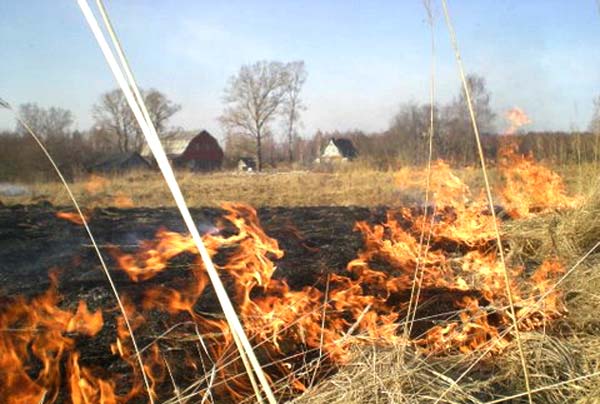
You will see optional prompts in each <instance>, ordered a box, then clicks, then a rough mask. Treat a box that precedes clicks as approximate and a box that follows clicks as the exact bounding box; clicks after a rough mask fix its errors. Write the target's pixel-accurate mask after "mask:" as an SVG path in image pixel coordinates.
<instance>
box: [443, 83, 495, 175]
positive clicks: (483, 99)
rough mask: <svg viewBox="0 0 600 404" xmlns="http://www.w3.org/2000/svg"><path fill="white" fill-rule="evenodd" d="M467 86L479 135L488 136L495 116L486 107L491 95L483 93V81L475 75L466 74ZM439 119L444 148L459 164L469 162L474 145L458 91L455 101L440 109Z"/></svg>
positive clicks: (463, 103) (461, 94)
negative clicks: (441, 116)
mask: <svg viewBox="0 0 600 404" xmlns="http://www.w3.org/2000/svg"><path fill="white" fill-rule="evenodd" d="M467 85H468V87H469V90H470V95H471V101H472V102H473V107H474V110H475V117H476V119H477V125H478V126H479V131H480V132H481V133H483V134H485V133H490V132H492V131H493V130H494V120H495V119H496V114H495V113H494V112H493V110H492V107H491V105H490V100H491V93H490V92H489V90H488V89H487V86H486V82H485V78H483V77H482V76H479V75H477V74H469V75H467ZM442 119H443V125H442V130H443V132H444V142H445V145H444V146H445V147H446V148H447V149H448V152H449V153H450V155H453V156H455V157H458V158H459V161H460V162H462V163H463V164H467V163H469V162H471V161H472V159H473V156H474V155H475V152H476V145H475V138H474V134H473V127H472V124H471V120H470V115H469V108H468V105H467V99H466V96H465V93H464V91H463V89H462V87H461V88H460V89H459V95H458V97H457V98H455V99H454V101H453V102H452V103H450V104H449V105H448V106H446V107H445V108H444V109H443V118H442Z"/></svg>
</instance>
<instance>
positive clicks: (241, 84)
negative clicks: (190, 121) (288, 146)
mask: <svg viewBox="0 0 600 404" xmlns="http://www.w3.org/2000/svg"><path fill="white" fill-rule="evenodd" d="M286 76H287V75H286V69H285V65H284V64H283V63H281V62H267V61H261V62H256V63H254V64H252V65H245V66H242V67H241V68H240V71H239V72H238V74H237V75H236V76H233V77H231V79H230V82H229V85H228V86H227V87H226V88H225V97H224V101H225V104H226V106H225V109H224V111H223V114H222V115H221V117H220V118H219V120H220V121H221V124H222V125H223V126H224V127H225V129H226V131H227V133H228V135H229V136H231V135H242V136H248V137H251V138H252V139H254V141H255V146H256V160H257V168H258V170H259V171H260V170H262V166H263V156H262V142H263V140H264V138H265V137H266V136H268V135H269V134H270V124H271V123H272V121H273V120H274V119H275V117H276V116H277V113H278V111H279V110H280V108H281V105H282V102H283V101H284V99H285V95H286V89H287V88H286V81H287V80H286Z"/></svg>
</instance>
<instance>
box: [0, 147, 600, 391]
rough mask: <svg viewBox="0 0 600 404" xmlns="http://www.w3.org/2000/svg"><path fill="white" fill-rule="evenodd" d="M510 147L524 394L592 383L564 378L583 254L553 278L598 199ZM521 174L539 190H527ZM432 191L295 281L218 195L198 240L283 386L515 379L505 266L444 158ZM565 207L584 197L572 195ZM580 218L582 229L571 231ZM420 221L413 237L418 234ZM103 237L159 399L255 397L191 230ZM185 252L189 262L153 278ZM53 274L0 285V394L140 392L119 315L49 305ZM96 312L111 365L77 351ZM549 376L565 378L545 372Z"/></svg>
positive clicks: (253, 222) (470, 387) (276, 251)
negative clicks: (12, 289)
mask: <svg viewBox="0 0 600 404" xmlns="http://www.w3.org/2000/svg"><path fill="white" fill-rule="evenodd" d="M506 158H507V162H506V163H503V165H501V169H502V170H503V171H502V173H501V174H502V175H501V177H502V179H503V180H502V181H504V182H503V184H504V186H503V187H501V188H500V194H501V195H502V196H503V199H502V205H503V206H504V208H499V212H498V213H500V216H501V217H503V218H504V222H503V227H502V229H503V231H504V233H505V236H506V237H508V239H509V244H510V245H509V246H508V247H507V252H508V257H509V266H508V271H509V273H510V279H511V283H510V285H509V287H510V289H511V292H512V294H513V296H514V302H515V309H516V314H517V319H518V327H519V330H520V331H521V333H522V334H523V338H524V346H525V356H526V358H527V361H528V362H527V366H528V367H529V370H530V374H531V375H532V377H531V380H532V382H533V384H532V388H533V389H540V388H541V389H542V390H540V391H539V392H536V397H537V398H540V400H541V401H543V402H564V401H565V400H566V401H573V400H575V399H579V398H583V397H589V396H590V394H593V393H594V390H593V389H594V388H595V387H594V384H593V383H591V380H592V379H590V378H582V379H580V380H576V381H572V379H574V378H577V377H580V376H584V375H589V374H590V373H592V374H593V372H595V371H596V369H597V366H598V365H600V363H598V358H599V357H600V354H597V353H595V352H597V351H596V350H595V349H596V348H597V347H598V341H599V340H598V338H597V324H596V320H595V319H594V318H593V317H594V316H593V314H592V309H593V308H595V307H597V306H595V303H596V299H597V298H596V294H595V290H594V286H595V284H596V283H597V278H596V277H595V276H594V275H593V273H592V272H591V271H592V270H593V268H594V266H593V265H592V264H593V262H594V261H596V258H595V257H594V258H593V259H592V260H590V261H587V262H586V263H585V265H581V266H580V267H579V268H577V271H576V272H575V273H574V274H571V276H570V277H569V278H567V279H568V282H564V283H563V284H561V285H560V287H559V288H555V285H556V282H557V281H558V280H559V279H560V278H561V277H562V276H563V275H564V274H565V270H566V269H568V268H570V266H571V265H573V264H574V263H575V262H576V259H577V258H578V257H579V256H580V254H581V253H582V252H584V250H585V249H586V248H589V246H590V244H591V243H594V242H595V237H596V236H595V232H596V229H597V228H598V226H600V225H599V224H598V219H597V217H598V216H597V215H596V213H597V211H598V210H599V208H598V206H600V204H597V202H596V199H594V198H590V199H589V200H587V201H580V200H578V199H575V198H571V197H569V196H568V195H567V193H566V191H565V188H564V186H563V184H562V182H561V181H560V178H559V177H557V176H556V174H554V173H553V172H552V171H550V170H548V169H545V168H543V167H540V166H538V165H536V164H535V163H534V162H533V160H532V159H531V158H529V157H523V156H516V155H514V154H510V152H507V156H506ZM508 160H510V162H508ZM257 178H260V177H257ZM394 180H395V184H396V187H397V188H398V187H399V188H401V189H403V190H406V192H409V193H412V194H413V195H415V198H416V200H419V196H418V195H419V191H418V188H419V187H420V186H421V185H422V184H423V181H424V176H423V173H422V172H420V171H415V170H410V169H405V170H403V171H400V172H398V173H395V174H394ZM523 184H524V185H523ZM105 186H106V184H104V185H102V186H100V189H103V187H105ZM528 187H529V188H535V189H536V191H537V192H540V193H541V194H543V195H544V197H542V198H536V197H530V196H529V195H525V194H524V193H523V192H524V190H525V189H527V188H528ZM88 188H89V189H90V190H91V191H89V192H90V193H93V194H95V195H97V194H98V192H101V191H98V187H96V186H95V185H94V186H91V185H90V186H88ZM414 188H417V190H415V189H414ZM431 190H432V195H431V200H432V201H433V202H432V204H431V206H426V207H425V206H419V205H416V206H412V207H404V208H398V209H392V210H390V211H388V213H387V216H386V218H385V219H384V220H381V221H380V222H378V223H368V222H364V221H361V222H358V223H357V224H356V231H358V232H360V234H361V236H362V239H363V246H362V248H360V249H359V250H358V251H357V252H356V256H355V258H354V259H352V260H350V261H349V262H346V263H340V264H341V265H342V266H343V267H345V268H329V269H328V270H327V271H325V272H323V274H321V276H317V277H316V278H313V279H311V280H309V281H308V282H307V280H305V281H304V282H301V281H300V282H298V283H293V284H292V283H289V282H288V280H287V279H285V278H279V277H276V276H274V275H275V274H276V273H277V265H278V262H280V261H281V259H282V257H283V256H284V254H286V252H285V251H284V250H283V249H282V248H281V247H280V244H279V242H278V241H277V240H275V239H274V238H272V237H270V236H269V235H268V234H267V232H265V231H264V229H263V228H262V226H261V225H260V222H259V220H258V217H257V214H256V212H255V211H254V209H252V208H250V207H248V206H245V205H241V204H226V205H224V206H223V207H224V209H225V214H224V215H223V217H222V218H221V219H220V221H219V222H218V223H217V224H216V227H215V228H214V229H211V230H210V231H209V232H207V233H206V234H205V235H204V241H205V244H206V245H207V248H208V251H209V253H210V255H211V256H212V257H213V259H214V260H215V262H216V264H217V268H218V270H219V271H220V273H221V276H222V277H223V278H224V280H225V283H226V285H227V288H228V290H229V292H230V294H231V296H232V301H233V302H234V304H235V306H236V308H237V311H238V314H239V316H240V319H241V321H242V323H243V325H244V327H245V329H246V331H247V333H248V334H249V335H250V336H251V339H252V342H253V344H254V346H255V347H256V352H257V355H258V357H259V359H260V360H261V363H263V366H264V370H265V372H266V373H267V374H268V377H269V379H270V381H271V382H272V384H273V387H274V390H275V391H276V394H277V396H278V397H279V399H281V400H284V399H291V398H294V397H298V396H299V397H298V398H297V399H296V400H298V401H299V402H325V401H334V402H342V401H344V402H379V401H384V402H389V401H408V402H426V401H427V402H429V401H432V400H433V401H435V400H436V399H438V398H441V402H481V401H489V400H494V399H501V398H502V397H505V396H510V395H519V394H521V393H523V389H524V387H523V382H522V380H523V378H522V375H521V374H520V373H521V372H522V368H521V367H520V362H519V360H518V355H516V349H515V332H514V328H513V321H512V319H511V317H510V311H509V309H508V301H507V297H506V291H505V289H506V286H505V284H504V277H503V271H504V268H503V267H502V266H501V265H500V263H499V261H498V259H497V251H496V249H495V248H496V247H495V242H494V231H493V226H494V222H493V219H492V216H491V215H490V212H489V209H488V208H487V205H486V201H485V200H484V199H482V197H481V195H480V194H479V193H477V192H472V191H471V188H470V187H468V186H467V185H466V184H465V183H464V182H463V181H462V180H461V179H460V178H459V177H458V176H456V175H454V174H453V173H452V171H451V170H450V168H449V167H448V166H447V165H445V164H444V163H443V162H438V163H436V165H435V170H434V177H433V178H432V181H431ZM580 204H583V205H580ZM574 206H583V208H582V209H580V210H575V209H571V210H569V208H572V207H574ZM61 215H62V217H63V218H65V219H67V220H68V219H69V216H68V215H67V214H64V213H63V214H61ZM92 220H93V218H92ZM92 223H93V222H92ZM75 224H76V223H75ZM578 225H580V226H583V225H585V227H584V228H579V229H577V230H573V227H574V226H578ZM524 229H536V230H535V234H528V233H527V231H531V230H524ZM420 234H425V235H426V237H425V238H424V239H423V242H420ZM316 248H318V246H316ZM110 251H111V255H112V257H113V259H114V262H115V265H116V267H117V268H118V270H119V271H121V273H122V274H124V275H126V276H127V278H128V280H124V282H128V283H129V284H130V285H131V286H130V288H129V289H130V290H133V289H131V287H132V286H133V285H135V289H136V290H137V291H138V294H137V295H136V296H133V295H131V296H130V295H129V294H128V293H125V294H124V295H123V298H124V301H125V302H126V308H127V312H128V316H129V317H130V318H131V319H132V323H133V325H134V330H135V332H136V334H137V333H140V334H144V333H146V334H147V333H148V327H150V328H151V329H152V327H156V325H154V326H151V325H150V319H151V318H153V316H156V315H158V318H160V319H161V320H160V324H161V327H162V330H163V331H161V335H160V336H158V337H154V338H153V339H152V340H150V341H147V345H146V347H145V348H144V349H142V351H143V352H142V359H143V361H144V364H145V366H146V372H147V374H148V375H149V377H150V380H151V385H152V388H153V392H152V394H154V395H155V396H156V397H157V398H160V399H161V400H167V401H168V402H173V403H176V402H197V401H202V400H212V401H215V402H245V401H251V400H252V398H253V396H252V389H251V384H250V382H249V380H248V378H247V377H246V376H245V375H244V372H243V366H242V364H241V362H240V360H239V358H238V357H237V354H236V350H235V345H234V343H233V340H232V336H231V334H230V333H229V331H228V328H227V325H226V322H225V321H224V320H223V319H222V317H221V316H220V315H219V314H218V312H216V311H206V310H205V309H203V307H205V304H204V305H203V302H204V303H206V302H207V301H210V300H211V299H213V298H214V296H213V292H212V290H211V288H210V285H209V282H208V279H207V275H206V273H205V271H204V268H203V264H202V262H200V261H199V260H197V259H193V257H194V256H195V255H196V250H195V247H194V243H193V242H192V241H191V239H190V238H189V237H188V236H187V235H185V234H180V233H177V232H174V231H169V230H166V229H163V230H160V231H158V232H157V233H156V234H155V237H154V238H153V239H150V240H147V241H144V242H141V243H140V244H139V246H138V248H136V249H135V250H131V251H125V250H123V249H121V248H118V247H116V246H114V247H111V248H110ZM186 257H188V258H187V259H186ZM181 265H183V266H184V267H185V268H187V271H186V272H185V274H180V275H178V276H176V277H174V278H173V279H171V278H165V277H164V275H165V274H169V273H173V271H174V270H175V268H176V267H178V266H181ZM415 279H416V280H417V282H418V286H419V288H418V292H417V293H416V294H414V293H412V292H413V291H412V286H413V281H414V280H415ZM52 290H53V289H52V288H51V289H50V291H49V292H47V293H46V294H45V295H43V296H41V297H38V298H33V300H29V301H26V300H24V299H23V298H14V299H13V298H11V299H8V301H7V304H5V305H4V307H5V308H4V309H3V310H2V311H1V312H2V315H1V316H0V328H2V329H4V330H29V331H28V332H25V333H23V332H7V333H5V334H4V335H3V336H2V343H3V345H2V351H3V352H4V353H8V354H7V355H4V359H3V360H4V363H3V365H4V366H3V369H11V371H9V372H5V373H0V378H1V379H2V387H1V388H0V398H2V399H3V401H5V402H23V401H29V402H40V401H41V400H45V402H56V401H57V400H65V401H68V400H70V401H72V402H76V403H79V402H82V403H88V402H89V403H92V402H106V403H112V402H129V401H131V400H138V401H143V395H142V391H143V390H142V384H141V379H140V373H139V370H138V368H137V367H136V362H135V356H134V353H133V351H132V347H131V346H130V344H129V340H128V332H127V330H126V328H125V327H124V324H123V320H122V318H121V317H119V316H118V315H115V314H114V309H111V308H110V307H101V308H100V311H90V310H88V309H87V306H86V305H85V303H86V302H85V301H84V300H82V301H81V303H80V304H79V306H78V308H77V309H73V311H68V310H66V309H59V299H58V296H57V295H56V294H55V293H54V292H52ZM42 302H44V303H43V304H42ZM590 302H591V303H590ZM109 313H113V314H112V317H111V316H110V315H109ZM50 318H51V320H50ZM109 318H110V320H109ZM413 318H414V320H413ZM407 319H409V320H408V321H407ZM407 324H408V325H407ZM107 328H110V329H112V330H113V331H112V332H111V333H109V335H110V337H109V338H110V340H111V343H110V352H111V355H112V356H113V360H114V361H115V363H118V364H119V365H118V366H115V367H112V368H111V369H110V371H107V370H106V369H101V368H98V367H97V366H94V364H93V362H90V361H89V360H88V361H86V360H85V358H84V357H83V356H81V354H80V352H79V350H78V349H77V346H78V345H79V344H81V343H82V341H89V342H88V343H92V344H93V343H94V338H95V336H96V334H97V333H98V332H104V330H106V329H107ZM101 330H102V331H101ZM164 330H166V331H164ZM561 381H563V382H566V381H570V382H569V383H568V384H563V385H559V386H558V387H557V388H552V389H547V388H545V386H548V385H551V384H556V383H558V382H561ZM17 392H18V393H19V394H20V395H19V394H16V393H17ZM519 397H521V396H519ZM519 397H517V398H515V400H517V402H518V401H519V400H520V399H519ZM19 400H21V401H19ZM561 400H562V401H561Z"/></svg>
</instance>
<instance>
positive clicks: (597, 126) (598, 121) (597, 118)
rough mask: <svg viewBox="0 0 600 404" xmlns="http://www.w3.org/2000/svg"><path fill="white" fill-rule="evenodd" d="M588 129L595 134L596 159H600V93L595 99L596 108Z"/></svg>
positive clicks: (596, 160)
mask: <svg viewBox="0 0 600 404" xmlns="http://www.w3.org/2000/svg"><path fill="white" fill-rule="evenodd" d="M588 130H589V131H590V132H592V133H593V134H594V138H595V142H594V161H595V162H596V163H598V161H599V160H600V95H599V96H597V97H596V98H595V99H594V110H593V112H592V119H591V120H590V124H589V127H588Z"/></svg>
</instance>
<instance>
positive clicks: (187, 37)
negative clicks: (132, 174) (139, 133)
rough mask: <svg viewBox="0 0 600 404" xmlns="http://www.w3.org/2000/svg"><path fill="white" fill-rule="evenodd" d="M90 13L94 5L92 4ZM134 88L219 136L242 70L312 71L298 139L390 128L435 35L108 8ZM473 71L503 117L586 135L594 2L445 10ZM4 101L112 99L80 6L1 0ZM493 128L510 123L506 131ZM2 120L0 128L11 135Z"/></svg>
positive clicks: (240, 7)
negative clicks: (521, 114)
mask: <svg viewBox="0 0 600 404" xmlns="http://www.w3.org/2000/svg"><path fill="white" fill-rule="evenodd" d="M91 3H93V1H92V2H91ZM434 3H436V4H435V10H434V11H435V23H436V29H435V38H436V42H437V52H436V63H437V86H436V91H437V96H438V101H440V102H447V101H448V100H450V99H451V98H452V97H454V96H455V95H456V93H457V92H458V89H459V82H458V75H457V69H456V63H455V61H454V57H453V54H452V51H451V48H450V42H449V39H448V33H447V29H446V26H445V23H444V20H443V15H442V12H441V5H440V4H439V3H437V2H435V1H434ZM106 6H107V8H108V10H109V12H110V14H111V17H112V19H113V23H114V25H115V27H116V30H117V32H118V34H119V36H120V38H121V41H122V43H123V46H124V48H125V51H126V53H127V55H128V57H129V59H130V62H131V65H132V67H133V70H134V72H135V74H136V76H137V79H138V82H139V83H140V84H141V85H142V86H143V87H154V88H157V89H159V90H161V91H163V92H165V93H166V94H167V95H168V96H169V97H170V98H171V99H173V100H175V101H176V102H178V103H180V104H181V105H182V107H183V108H182V110H181V111H180V112H179V113H178V114H177V115H175V116H174V118H173V120H172V122H171V123H172V124H175V125H180V126H183V127H185V128H188V129H192V128H207V129H209V130H210V131H212V132H214V133H215V134H217V135H218V136H219V137H220V135H221V130H220V127H219V124H218V122H217V120H216V118H217V117H218V116H219V114H220V112H221V110H222V107H223V105H222V95H223V88H224V86H225V85H226V83H227V79H228V78H229V77H230V76H231V75H233V74H235V73H236V72H237V71H238V69H239V67H240V66H241V65H242V64H247V63H252V62H254V61H257V60H263V59H266V60H281V61H291V60H297V59H302V60H304V61H305V63H306V68H307V71H308V80H307V82H306V85H305V88H304V100H305V103H306V104H307V107H308V110H307V111H306V112H305V114H304V117H303V121H304V129H305V130H304V132H305V133H307V134H312V133H313V132H314V131H315V130H317V129H322V130H333V129H340V130H346V129H362V130H366V131H376V130H382V129H385V128H386V127H387V126H388V125H389V123H390V120H391V118H392V116H393V115H394V113H395V111H396V110H397V109H398V107H399V105H400V104H401V103H403V102H406V101H411V100H412V101H418V102H426V101H427V100H428V94H429V87H428V86H429V66H430V60H431V55H430V48H429V40H430V38H429V28H428V25H427V23H426V16H425V12H424V8H423V6H422V3H421V1H420V0H397V1H362V2H359V1H349V0H347V1H283V0H280V1H274V0H271V1H249V0H246V1H225V2H216V1H204V0H202V1H199V0H195V1H183V0H179V1H169V0H162V1H150V0H144V1H142V0H119V1H117V0H106ZM449 7H450V13H451V15H452V18H453V21H454V24H455V29H456V32H457V35H458V40H459V45H460V48H461V52H462V55H463V60H464V63H465V67H466V69H467V71H470V72H476V73H478V74H481V75H483V76H485V77H486V79H487V81H488V87H489V89H490V91H491V92H492V103H493V106H494V108H495V109H496V110H497V111H498V112H500V113H501V112H502V111H504V110H506V109H508V108H511V107H513V106H519V107H521V108H523V109H524V110H525V111H526V112H527V113H528V114H529V115H530V117H531V119H532V121H533V124H532V125H530V128H531V129H539V130H541V129H552V130H561V129H567V130H568V129H571V128H575V129H585V128H586V126H587V123H588V122H589V119H590V117H591V113H592V99H593V98H594V97H595V96H597V95H600V13H599V10H598V6H597V4H596V1H595V0H579V1H552V0H546V1H533V0H531V1H523V0H520V1H484V0H461V1H458V0H450V1H449ZM0 38H2V40H1V42H0V97H4V98H5V99H7V100H8V101H10V102H11V103H13V104H15V105H17V104H20V103H24V102H37V103H38V104H40V105H42V106H46V107H47V106H53V105H55V106H60V107H63V108H68V109H70V110H72V111H73V113H74V115H75V117H76V124H77V127H78V128H80V129H86V128H88V127H89V126H90V125H91V124H92V117H91V107H92V105H93V104H94V103H95V102H96V100H97V98H98V96H99V95H100V94H101V93H102V92H104V91H107V90H109V89H111V88H114V87H115V82H114V80H113V78H112V76H111V74H110V72H109V70H108V67H107V66H106V63H105V62H104V60H103V58H102V55H101V53H100V50H99V48H98V46H97V45H96V43H95V42H94V39H93V37H92V35H91V33H90V31H89V28H88V27H87V25H85V22H84V19H83V17H82V15H81V13H80V11H79V8H78V6H77V4H76V2H75V0H72V1H69V0H60V1H59V0H52V1H51V0H37V1H34V0H19V1H1V2H0ZM498 123H499V126H502V125H503V122H502V121H499V122H498ZM13 126H14V123H13V121H12V118H11V117H10V115H9V114H8V113H6V112H0V128H10V127H13Z"/></svg>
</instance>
